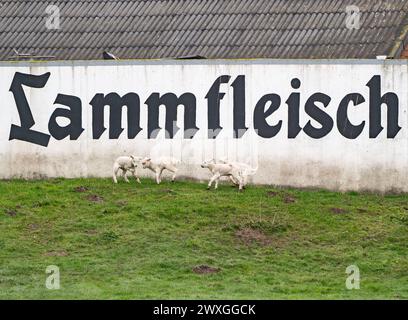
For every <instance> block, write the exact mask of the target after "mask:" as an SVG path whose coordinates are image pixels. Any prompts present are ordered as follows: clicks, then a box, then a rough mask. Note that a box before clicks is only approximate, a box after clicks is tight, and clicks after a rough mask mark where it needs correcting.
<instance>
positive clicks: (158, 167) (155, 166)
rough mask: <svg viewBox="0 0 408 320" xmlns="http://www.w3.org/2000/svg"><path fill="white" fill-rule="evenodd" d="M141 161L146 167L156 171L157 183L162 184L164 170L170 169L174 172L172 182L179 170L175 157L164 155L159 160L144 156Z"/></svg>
mask: <svg viewBox="0 0 408 320" xmlns="http://www.w3.org/2000/svg"><path fill="white" fill-rule="evenodd" d="M141 163H142V166H143V168H144V169H149V170H151V171H153V172H154V173H155V175H156V182H157V184H160V182H161V176H162V173H163V170H169V171H170V172H172V173H173V176H172V177H171V182H174V179H176V173H177V170H178V169H177V168H176V163H177V160H175V159H173V158H167V157H162V158H159V159H157V160H152V159H151V158H144V159H143V160H142V162H141Z"/></svg>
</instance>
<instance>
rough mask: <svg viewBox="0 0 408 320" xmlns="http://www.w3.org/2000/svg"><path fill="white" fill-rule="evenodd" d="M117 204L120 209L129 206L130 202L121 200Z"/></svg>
mask: <svg viewBox="0 0 408 320" xmlns="http://www.w3.org/2000/svg"><path fill="white" fill-rule="evenodd" d="M116 204H117V205H118V206H119V207H125V206H127V204H128V202H127V201H126V200H119V201H117V202H116Z"/></svg>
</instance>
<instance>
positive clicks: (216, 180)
mask: <svg viewBox="0 0 408 320" xmlns="http://www.w3.org/2000/svg"><path fill="white" fill-rule="evenodd" d="M219 180H220V177H218V178H217V179H215V187H214V189H218V181H219Z"/></svg>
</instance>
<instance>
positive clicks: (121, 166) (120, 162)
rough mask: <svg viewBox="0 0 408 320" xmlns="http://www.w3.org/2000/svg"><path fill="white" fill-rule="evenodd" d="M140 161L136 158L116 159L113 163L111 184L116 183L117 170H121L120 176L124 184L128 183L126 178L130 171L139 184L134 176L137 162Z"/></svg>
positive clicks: (124, 157) (139, 158)
mask: <svg viewBox="0 0 408 320" xmlns="http://www.w3.org/2000/svg"><path fill="white" fill-rule="evenodd" d="M141 159H142V158H141V157H136V156H121V157H119V158H117V159H116V160H115V162H114V163H113V182H114V183H118V180H117V176H118V172H119V170H122V176H123V178H124V179H125V181H126V182H129V180H128V178H127V172H128V171H130V172H132V174H133V176H134V177H135V179H136V181H137V182H139V183H140V180H139V177H138V176H137V175H136V167H137V163H138V161H140V160H141Z"/></svg>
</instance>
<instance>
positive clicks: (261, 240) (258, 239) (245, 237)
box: [235, 227, 271, 246]
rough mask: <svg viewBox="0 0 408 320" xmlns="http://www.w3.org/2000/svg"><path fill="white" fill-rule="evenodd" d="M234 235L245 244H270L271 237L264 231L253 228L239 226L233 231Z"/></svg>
mask: <svg viewBox="0 0 408 320" xmlns="http://www.w3.org/2000/svg"><path fill="white" fill-rule="evenodd" d="M235 236H236V237H237V238H238V239H239V240H240V241H241V242H243V243H244V244H246V245H250V244H252V243H258V244H261V245H264V246H267V245H269V244H271V239H270V238H269V237H268V236H267V235H266V234H265V233H263V232H262V231H261V230H258V229H254V228H248V227H245V228H241V229H239V230H237V231H236V232H235Z"/></svg>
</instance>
